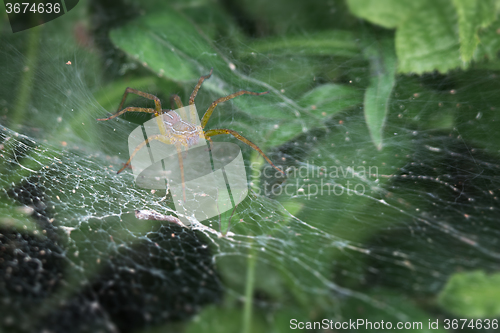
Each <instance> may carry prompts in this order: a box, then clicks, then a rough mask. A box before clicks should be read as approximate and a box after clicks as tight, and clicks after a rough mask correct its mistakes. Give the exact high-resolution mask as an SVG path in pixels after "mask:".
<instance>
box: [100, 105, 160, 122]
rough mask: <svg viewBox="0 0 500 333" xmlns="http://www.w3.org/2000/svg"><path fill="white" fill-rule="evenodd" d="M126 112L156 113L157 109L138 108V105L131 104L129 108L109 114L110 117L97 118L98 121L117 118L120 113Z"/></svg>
mask: <svg viewBox="0 0 500 333" xmlns="http://www.w3.org/2000/svg"><path fill="white" fill-rule="evenodd" d="M125 112H147V113H156V110H155V109H151V108H138V107H134V106H129V107H128V108H125V109H123V110H121V111H118V112H117V113H115V114H114V115H112V116H109V117H108V118H98V119H97V120H98V121H104V120H110V119H113V118H116V117H118V116H119V115H121V114H124V113H125Z"/></svg>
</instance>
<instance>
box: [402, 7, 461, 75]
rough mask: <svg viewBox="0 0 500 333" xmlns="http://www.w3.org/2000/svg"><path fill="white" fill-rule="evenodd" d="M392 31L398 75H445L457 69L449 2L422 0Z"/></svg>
mask: <svg viewBox="0 0 500 333" xmlns="http://www.w3.org/2000/svg"><path fill="white" fill-rule="evenodd" d="M418 3H419V4H420V5H421V6H420V7H419V8H418V9H416V10H415V11H414V14H413V15H412V16H411V17H409V18H408V20H406V21H405V22H403V23H402V24H401V25H400V26H399V28H398V29H397V31H396V53H397V55H398V60H399V68H398V69H399V72H402V73H411V72H414V73H417V74H422V73H424V72H432V71H434V70H437V71H439V72H441V73H446V72H447V71H449V70H450V69H453V68H456V67H459V66H460V65H461V61H460V57H459V41H458V35H457V32H456V23H457V22H456V19H455V17H456V14H455V10H454V8H453V5H452V4H451V3H450V2H449V0H426V1H419V2H418Z"/></svg>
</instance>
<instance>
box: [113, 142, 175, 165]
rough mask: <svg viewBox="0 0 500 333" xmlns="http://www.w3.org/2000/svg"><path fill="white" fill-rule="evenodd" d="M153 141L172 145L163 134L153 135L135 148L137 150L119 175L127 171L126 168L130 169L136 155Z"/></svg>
mask: <svg viewBox="0 0 500 333" xmlns="http://www.w3.org/2000/svg"><path fill="white" fill-rule="evenodd" d="M153 140H157V141H160V142H163V143H166V144H170V140H168V139H167V138H165V136H163V135H161V134H156V135H151V136H150V137H148V138H147V139H146V140H144V141H143V142H141V143H140V144H139V145H138V146H137V147H135V149H134V151H133V152H132V154H131V155H130V158H129V159H128V161H127V163H125V164H124V165H123V167H122V168H121V169H120V170H118V172H117V173H120V172H122V171H123V170H125V168H126V167H128V165H129V164H130V162H131V161H132V159H133V158H134V156H135V154H137V153H138V152H139V150H141V149H142V148H144V146H145V145H147V144H148V143H150V142H151V141H153Z"/></svg>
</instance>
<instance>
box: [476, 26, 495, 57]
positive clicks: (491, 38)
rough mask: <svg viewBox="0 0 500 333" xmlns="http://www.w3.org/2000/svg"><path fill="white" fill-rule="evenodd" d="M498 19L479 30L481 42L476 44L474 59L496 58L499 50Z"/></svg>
mask: <svg viewBox="0 0 500 333" xmlns="http://www.w3.org/2000/svg"><path fill="white" fill-rule="evenodd" d="M499 32H500V20H499V19H497V20H496V21H495V22H493V23H492V24H491V25H490V26H489V27H488V28H485V29H482V30H481V31H480V32H479V34H478V35H479V39H480V41H481V43H480V44H479V45H478V49H477V52H476V53H475V54H474V58H475V60H476V61H478V62H479V61H482V60H483V59H484V58H488V59H490V60H496V59H497V53H498V51H499V50H500V36H499V35H500V33H499Z"/></svg>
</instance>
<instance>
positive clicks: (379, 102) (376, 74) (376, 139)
mask: <svg viewBox="0 0 500 333" xmlns="http://www.w3.org/2000/svg"><path fill="white" fill-rule="evenodd" d="M365 53H366V56H367V57H368V58H369V60H370V70H371V79H370V85H369V86H368V88H367V89H366V92H365V104H364V108H365V119H366V125H367V126H368V129H369V130H370V137H371V139H372V141H373V143H374V144H375V147H377V149H378V150H380V149H382V131H383V129H384V124H385V118H386V116H387V111H388V109H389V108H388V107H389V98H390V96H391V92H392V87H393V86H394V82H395V74H396V56H395V54H394V45H393V44H392V41H391V40H390V39H385V40H382V41H381V42H380V43H377V44H375V43H374V44H371V45H370V46H369V47H367V48H366V50H365Z"/></svg>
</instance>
